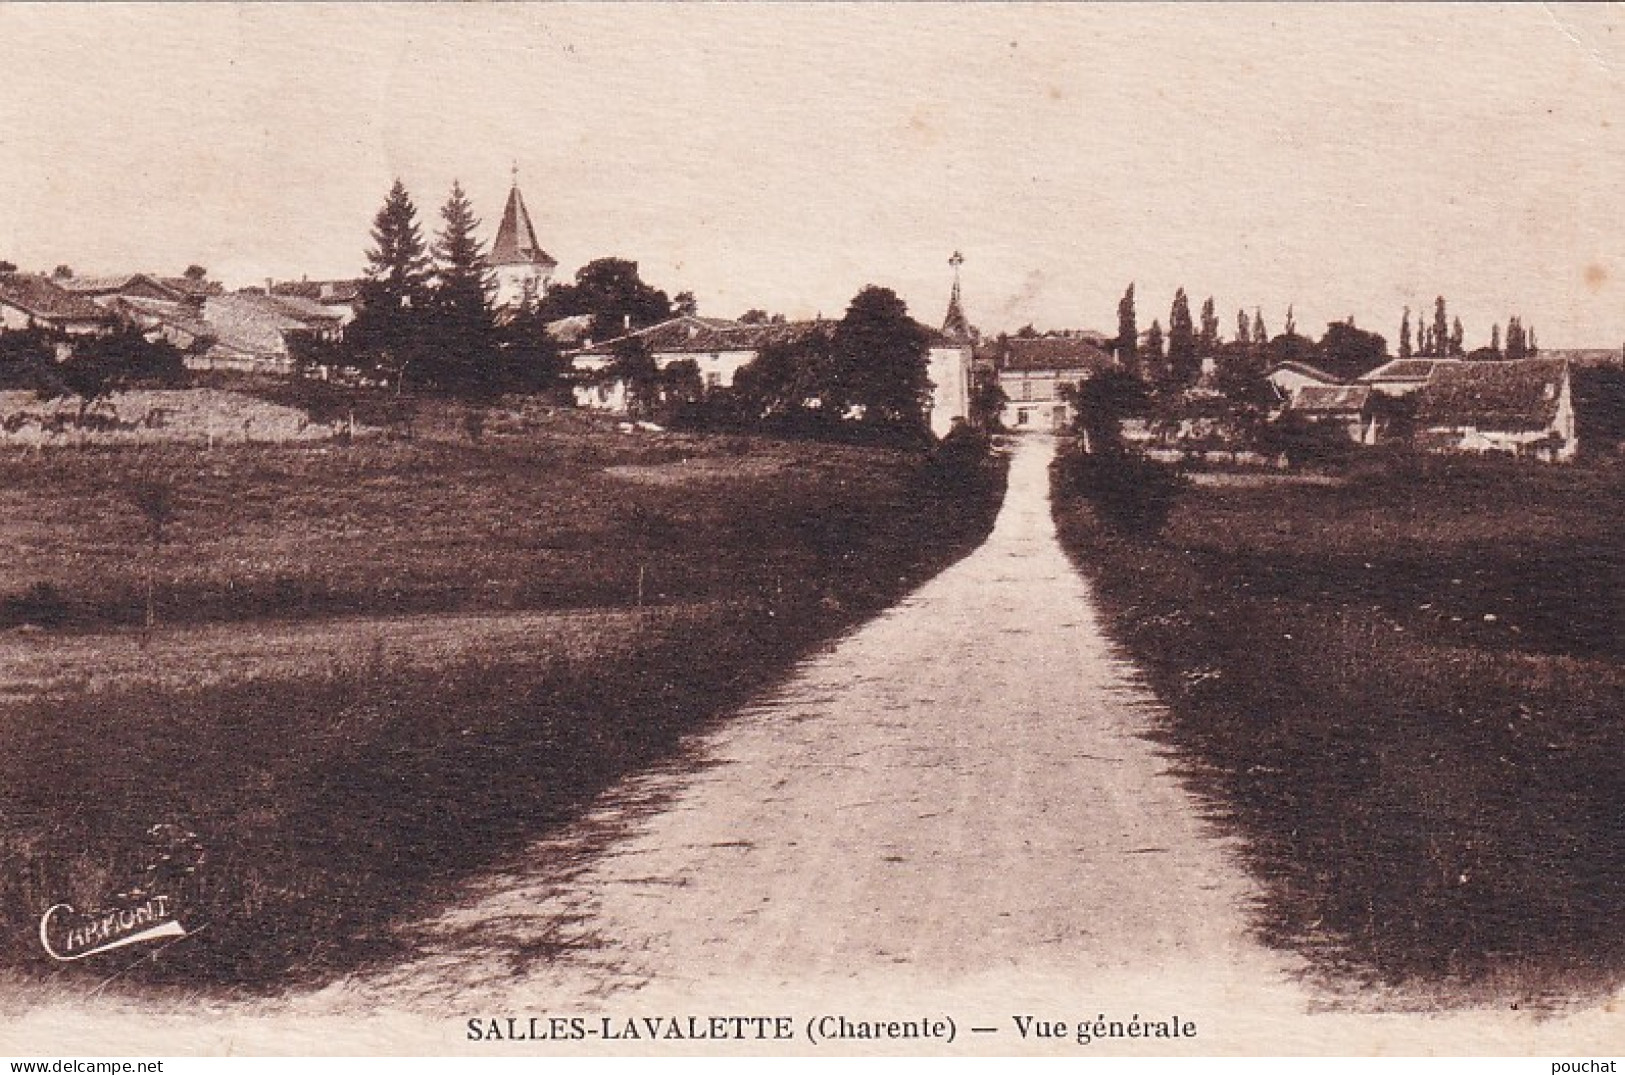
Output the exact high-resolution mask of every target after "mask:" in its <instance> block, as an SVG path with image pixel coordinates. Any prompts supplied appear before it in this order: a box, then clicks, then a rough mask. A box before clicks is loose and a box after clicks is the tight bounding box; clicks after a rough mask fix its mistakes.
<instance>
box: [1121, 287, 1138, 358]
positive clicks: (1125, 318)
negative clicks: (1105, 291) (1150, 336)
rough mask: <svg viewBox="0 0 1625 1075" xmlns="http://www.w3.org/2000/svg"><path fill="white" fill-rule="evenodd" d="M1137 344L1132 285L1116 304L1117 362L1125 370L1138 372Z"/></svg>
mask: <svg viewBox="0 0 1625 1075" xmlns="http://www.w3.org/2000/svg"><path fill="white" fill-rule="evenodd" d="M1139 344H1140V330H1139V328H1138V327H1137V326H1136V324H1135V317H1134V285H1133V284H1129V286H1128V290H1127V291H1125V292H1123V297H1122V298H1121V299H1119V300H1118V303H1117V360H1118V361H1119V362H1121V363H1122V364H1123V366H1124V368H1125V369H1128V370H1131V371H1134V372H1138V371H1139V355H1138V350H1139Z"/></svg>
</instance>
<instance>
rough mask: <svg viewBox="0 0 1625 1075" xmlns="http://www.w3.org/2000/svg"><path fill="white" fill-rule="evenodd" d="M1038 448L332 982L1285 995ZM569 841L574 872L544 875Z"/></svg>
mask: <svg viewBox="0 0 1625 1075" xmlns="http://www.w3.org/2000/svg"><path fill="white" fill-rule="evenodd" d="M1051 450H1052V449H1051V445H1050V443H1049V442H1048V441H1044V440H1030V441H1024V442H1023V443H1022V445H1021V447H1020V448H1019V449H1018V450H1017V452H1016V454H1015V456H1014V459H1013V462H1012V467H1011V474H1010V489H1009V494H1008V497H1007V499H1006V502H1005V505H1004V508H1003V510H1002V513H1001V514H1000V516H999V519H998V523H997V525H996V527H995V529H994V532H993V534H992V536H991V537H990V538H989V540H988V541H987V542H986V543H985V544H984V545H983V546H982V547H981V548H980V549H978V550H977V551H976V552H975V553H973V554H972V555H971V556H970V557H968V558H966V559H965V560H963V561H961V562H960V563H959V564H957V565H955V566H954V567H952V568H951V569H949V570H948V571H946V572H945V573H943V574H942V575H940V576H939V577H937V578H936V579H935V580H933V581H932V582H930V583H929V584H927V585H926V586H924V587H923V588H921V589H920V590H918V591H917V592H915V593H914V594H913V595H912V596H910V597H909V598H908V599H907V600H905V601H903V602H902V603H901V604H899V605H897V606H896V607H894V608H893V609H891V610H890V611H889V612H887V613H886V614H885V615H883V616H881V617H880V618H879V619H877V620H875V621H872V622H871V623H869V624H868V625H866V626H865V627H864V628H862V629H861V630H859V631H858V632H856V633H855V634H853V635H851V636H850V637H848V638H846V639H844V640H842V641H841V642H840V643H838V644H837V645H835V646H834V647H833V648H832V649H830V650H829V651H828V652H827V653H825V654H823V655H821V656H819V657H817V658H815V659H813V660H811V661H809V662H807V663H806V664H805V665H804V666H803V668H802V670H801V671H800V672H799V673H798V674H797V675H796V676H795V678H794V679H793V680H792V681H791V682H789V683H788V684H786V685H785V686H784V687H783V688H781V689H779V690H777V691H775V692H773V693H772V694H771V695H770V696H768V697H766V698H764V699H763V700H761V701H760V703H759V704H757V705H756V706H754V707H753V708H751V709H750V710H748V711H747V712H745V713H744V714H742V715H740V716H739V717H738V718H736V719H734V720H733V721H731V722H730V723H729V724H728V725H727V726H726V727H724V728H723V729H721V730H720V731H719V732H717V733H715V734H713V735H712V736H710V737H709V738H708V739H704V740H701V741H699V742H696V743H695V744H693V749H692V751H691V757H690V758H688V759H685V760H684V761H683V762H682V763H680V764H677V765H674V766H672V767H671V769H670V771H667V772H662V773H656V774H653V775H651V776H648V777H645V778H643V779H641V780H639V781H637V782H635V784H633V785H632V786H629V787H626V788H624V789H622V790H621V791H620V793H619V794H617V795H616V796H615V798H614V800H613V801H611V802H607V803H606V804H604V806H603V808H602V809H600V810H599V811H598V812H597V813H596V814H595V815H594V816H593V817H592V818H590V819H589V820H588V821H587V822H585V823H583V824H582V825H580V826H578V827H577V828H576V829H575V830H574V831H572V832H570V833H567V834H565V835H564V836H561V837H560V838H558V839H556V840H553V841H549V844H548V845H547V846H543V847H538V848H536V849H534V852H533V854H532V856H531V859H532V861H534V862H536V863H538V864H541V865H539V866H538V867H537V868H535V869H534V870H526V869H524V868H516V869H515V870H513V871H505V872H503V873H502V874H501V875H499V876H496V877H491V878H488V879H487V880H486V881H485V882H484V883H482V884H481V885H479V886H478V887H477V888H476V890H475V892H474V893H473V894H472V896H471V899H470V901H469V903H468V904H467V905H465V906H463V907H462V908H460V909H458V910H457V911H455V912H454V913H451V914H447V915H445V916H444V917H441V918H439V919H436V920H434V921H432V922H427V923H423V924H422V925H420V926H419V927H418V928H419V931H420V936H419V941H420V943H421V945H422V947H423V954H422V956H421V958H419V959H418V960H416V961H415V962H413V963H411V964H409V965H407V966H404V967H401V968H397V969H395V970H393V971H391V972H388V973H386V974H382V975H379V976H377V977H375V978H372V979H369V980H367V981H361V982H353V983H348V984H347V985H346V986H344V987H342V989H341V990H339V991H338V992H339V993H341V994H344V995H347V997H348V999H351V1000H360V999H361V998H364V997H372V998H374V999H375V1000H376V1001H377V1002H379V1003H385V1004H388V1005H390V1006H399V1005H402V1004H406V1005H410V1006H413V1007H429V1008H434V1009H438V1010H445V1009H446V1008H447V1007H448V1006H449V1007H452V1008H454V1009H455V1010H459V1011H468V1012H474V1013H477V1012H481V1011H485V1010H488V1009H489V1010H492V1011H507V1010H508V1009H510V1008H511V1007H512V1006H513V1004H514V1002H515V1001H516V1000H518V999H519V998H524V1002H525V1003H526V1004H529V1005H532V1006H534V1005H538V1004H543V1005H545V1006H546V1007H547V1008H548V1009H549V1010H558V1009H560V1008H565V1007H572V1008H578V1007H579V1006H580V1005H581V1004H583V1003H585V1002H587V1001H588V1000H591V1002H592V1003H594V1004H603V1003H606V1002H608V1001H609V1000H611V999H613V998H621V997H624V996H625V995H627V994H631V993H635V994H636V995H637V996H638V998H639V999H638V1006H639V1009H640V1010H643V1009H645V1008H646V1007H647V1004H648V1001H649V998H652V997H660V998H670V999H672V1000H674V1001H675V1000H679V999H680V1000H682V1001H683V1003H684V1004H685V1005H686V1007H685V1008H684V1010H692V1006H693V1004H694V1003H696V1001H697V1000H698V999H699V998H704V999H705V1000H706V1002H707V1003H717V1002H721V1001H732V1000H742V999H749V1000H750V1001H751V1002H752V1003H754V1004H756V1005H758V1006H759V1005H760V1004H761V1003H762V1002H763V1001H764V1000H766V999H767V998H769V997H777V998H781V1000H783V999H794V1000H795V1001H796V1003H798V1004H800V1003H802V1002H805V1001H807V1000H810V999H812V998H829V999H837V998H838V999H840V1000H842V1001H846V1000H848V999H853V998H873V999H875V1000H881V999H886V998H889V1000H890V1007H889V1008H888V1010H890V1009H891V1008H895V1007H908V1008H912V1007H913V1006H914V1005H915V1002H916V1001H917V1000H919V999H921V998H926V997H929V998H932V1003H933V1004H935V1005H936V1006H938V1007H940V1006H942V1005H943V1004H948V1003H954V1004H957V1005H960V1006H962V1010H964V1011H966V1012H969V1011H971V1010H972V1008H976V1009H978V1010H980V1007H981V1004H982V1002H988V1003H993V1002H994V1001H996V1002H997V1003H996V1005H995V1006H996V1008H997V1010H998V1011H999V1012H1002V1011H1003V1009H1004V1008H1006V1007H1008V1006H1009V1003H1010V1000H1011V998H1012V994H1014V995H1015V996H1021V995H1028V996H1030V997H1031V998H1032V999H1033V1002H1034V1003H1036V1002H1038V1001H1040V1000H1044V1001H1048V1004H1047V1005H1046V1006H1045V1007H1044V1008H1041V1009H1039V1010H1040V1011H1048V1010H1049V1009H1050V1008H1051V1007H1053V1006H1054V1004H1055V1002H1056V1001H1059V1000H1061V999H1062V998H1063V997H1066V998H1072V999H1073V1000H1074V1001H1077V1002H1081V1003H1083V1004H1084V1005H1085V1006H1089V1007H1090V1011H1089V1012H1088V1013H1087V1014H1088V1015H1091V1016H1092V1015H1096V1014H1099V1013H1098V1012H1097V1011H1095V1010H1094V1009H1095V1008H1103V1009H1112V1008H1114V1007H1122V1008H1124V1010H1123V1011H1122V1012H1121V1013H1119V1014H1120V1017H1123V1018H1126V1017H1128V1016H1129V1015H1131V1014H1133V1013H1135V1012H1141V1011H1146V1012H1149V1011H1153V1010H1154V1011H1162V1012H1167V1011H1170V1010H1171V1009H1169V1008H1168V1005H1169V1004H1175V1005H1177V1004H1178V1003H1180V1002H1183V1003H1185V1004H1186V1005H1187V1007H1186V1009H1185V1010H1186V1011H1195V1010H1197V1009H1198V1008H1200V1007H1202V1006H1203V1005H1207V1006H1210V1007H1211V1006H1212V1005H1215V1004H1219V1005H1222V1006H1223V1007H1224V1008H1226V1009H1233V1008H1236V1007H1237V1005H1236V1004H1235V1003H1234V1002H1235V1000H1236V997H1235V996H1234V993H1235V991H1236V990H1237V989H1238V988H1245V989H1246V991H1247V992H1248V993H1249V995H1252V994H1255V993H1257V992H1258V991H1259V990H1263V991H1265V992H1270V993H1275V994H1278V996H1279V998H1280V1001H1281V1002H1284V1003H1288V1004H1292V1005H1293V1006H1296V1003H1295V997H1294V993H1293V990H1292V989H1291V987H1290V986H1289V985H1288V984H1287V980H1286V979H1287V975H1288V974H1289V973H1290V971H1291V970H1292V967H1291V966H1290V965H1289V964H1288V963H1287V962H1285V961H1284V960H1281V959H1279V958H1277V957H1274V956H1272V955H1269V954H1267V953H1265V952H1264V951H1263V950H1262V949H1260V948H1259V947H1258V946H1257V945H1256V944H1255V943H1254V942H1253V941H1252V940H1251V939H1250V938H1249V936H1248V933H1247V928H1246V908H1247V905H1248V900H1249V898H1250V890H1249V888H1248V886H1247V884H1246V883H1245V881H1244V880H1243V878H1242V876H1241V874H1240V872H1239V870H1238V869H1237V868H1236V867H1235V866H1234V865H1233V864H1232V863H1231V862H1230V861H1229V859H1228V857H1227V853H1226V848H1225V845H1224V843H1223V842H1222V841H1221V840H1219V839H1217V838H1215V837H1214V836H1213V835H1212V834H1210V833H1209V831H1208V829H1207V826H1206V825H1205V824H1204V823H1203V821H1202V820H1201V819H1200V817H1199V813H1198V809H1197V807H1196V805H1195V804H1194V803H1193V801H1192V800H1191V799H1190V798H1189V797H1187V796H1186V794H1185V793H1184V792H1183V791H1182V790H1181V788H1180V786H1179V785H1178V783H1177V782H1176V780H1175V779H1174V778H1173V777H1172V776H1171V775H1169V773H1168V771H1167V770H1168V763H1167V761H1166V760H1165V759H1164V757H1163V756H1162V755H1161V754H1160V753H1159V751H1158V749H1157V748H1156V747H1155V746H1154V745H1153V744H1152V743H1150V742H1148V741H1147V740H1146V739H1145V738H1143V735H1144V733H1145V731H1146V730H1147V728H1148V725H1149V717H1148V713H1147V712H1146V709H1145V706H1146V704H1147V698H1146V695H1145V694H1144V692H1143V691H1142V690H1141V689H1140V688H1139V687H1137V686H1136V684H1135V682H1134V679H1133V677H1132V674H1131V670H1130V669H1128V668H1126V667H1125V666H1124V665H1123V664H1122V663H1121V662H1120V661H1119V660H1118V659H1117V658H1116V657H1115V656H1114V654H1113V652H1112V650H1111V648H1110V646H1109V644H1108V643H1107V641H1106V640H1105V638H1104V636H1103V634H1102V633H1101V630H1100V628H1099V625H1098V623H1097V621H1096V615H1095V612H1094V610H1093V608H1092V606H1091V602H1090V597H1089V591H1088V587H1087V585H1086V583H1085V582H1084V580H1083V579H1082V578H1080V577H1079V575H1078V574H1077V572H1076V571H1075V570H1074V569H1073V568H1072V566H1071V564H1070V563H1069V562H1068V561H1067V559H1066V557H1065V555H1064V553H1063V552H1062V550H1061V548H1060V546H1059V544H1058V542H1057V540H1056V538H1055V535H1054V529H1053V525H1052V523H1051V519H1050V513H1049V504H1048V476H1047V463H1048V461H1049V459H1050V456H1051ZM561 858H567V859H571V860H576V861H580V862H582V866H581V868H580V869H579V870H578V871H576V872H573V873H572V874H571V875H570V876H567V877H562V878H561V877H558V876H556V875H555V872H554V869H553V864H555V863H557V862H558V861H560V859H561ZM330 999H337V997H330ZM618 1003H625V1001H624V1000H621V1001H618ZM966 1005H969V1006H966ZM1063 1010H1067V1011H1071V1012H1072V1015H1073V1017H1078V1016H1081V1015H1082V1014H1083V1013H1082V1010H1081V1008H1077V1007H1076V1005H1075V1004H1073V1005H1072V1006H1071V1007H1068V1006H1067V1005H1066V1004H1065V1003H1063Z"/></svg>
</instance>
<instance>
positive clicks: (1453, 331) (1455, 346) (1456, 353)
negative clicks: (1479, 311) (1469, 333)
mask: <svg viewBox="0 0 1625 1075" xmlns="http://www.w3.org/2000/svg"><path fill="white" fill-rule="evenodd" d="M1464 335H1465V334H1464V333H1463V332H1462V331H1461V318H1459V317H1458V318H1456V320H1455V321H1454V322H1453V323H1452V324H1451V326H1450V354H1451V356H1452V357H1454V358H1460V357H1461V356H1462V355H1464V354H1466V353H1467V352H1466V351H1465V350H1464V349H1463V346H1462V342H1463V339H1464Z"/></svg>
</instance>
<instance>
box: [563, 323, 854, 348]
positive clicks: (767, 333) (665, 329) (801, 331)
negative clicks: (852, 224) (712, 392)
mask: <svg viewBox="0 0 1625 1075" xmlns="http://www.w3.org/2000/svg"><path fill="white" fill-rule="evenodd" d="M834 329H835V322H833V321H787V322H781V323H779V324H776V325H742V324H740V323H739V322H737V321H723V320H721V319H719V318H714V317H695V316H692V315H685V316H683V317H674V318H672V319H671V320H669V321H662V322H660V324H658V325H650V326H649V327H648V328H643V329H639V330H637V331H636V332H629V333H627V334H626V335H624V336H619V337H616V338H615V339H613V340H605V341H604V342H602V343H599V344H595V345H594V346H592V347H589V348H586V349H585V350H584V351H583V352H582V353H583V354H606V355H607V354H609V353H611V352H612V351H613V350H614V349H615V345H616V344H617V343H619V342H620V341H621V340H624V339H629V338H630V339H641V340H642V341H643V342H644V344H646V345H647V346H648V348H649V350H650V351H652V352H655V353H660V354H673V353H676V354H709V353H711V352H713V351H757V350H760V349H761V348H763V347H766V346H767V345H769V344H773V343H790V342H794V341H796V340H801V339H804V338H806V337H807V336H809V335H812V334H813V333H815V332H833V331H834Z"/></svg>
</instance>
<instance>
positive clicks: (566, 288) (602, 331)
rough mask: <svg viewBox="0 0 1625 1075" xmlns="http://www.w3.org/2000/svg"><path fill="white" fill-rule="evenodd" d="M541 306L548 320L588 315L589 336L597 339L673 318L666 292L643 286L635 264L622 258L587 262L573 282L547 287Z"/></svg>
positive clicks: (614, 335) (603, 338)
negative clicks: (589, 324)
mask: <svg viewBox="0 0 1625 1075" xmlns="http://www.w3.org/2000/svg"><path fill="white" fill-rule="evenodd" d="M541 306H542V313H543V316H544V317H545V318H546V319H547V320H548V321H556V320H558V319H559V318H561V317H576V316H579V315H581V314H589V315H591V317H592V332H591V334H592V337H593V338H594V339H598V340H607V339H613V338H615V337H617V336H621V335H624V334H625V333H626V332H627V331H628V330H629V329H640V328H647V327H648V326H650V325H656V324H659V323H660V322H662V321H665V320H668V319H669V318H670V317H671V316H672V304H671V300H670V299H669V298H667V297H666V293H665V292H664V291H661V290H659V289H658V288H654V287H651V286H649V285H648V284H646V283H644V282H643V279H642V278H641V277H640V276H639V275H638V263H637V262H635V261H627V260H625V259H624V258H599V259H597V260H596V261H591V262H588V263H587V264H586V265H583V266H582V267H581V268H580V269H578V270H577V271H576V276H575V283H573V284H560V285H558V286H556V287H552V288H549V289H548V291H547V294H545V295H543V296H542V299H541Z"/></svg>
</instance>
